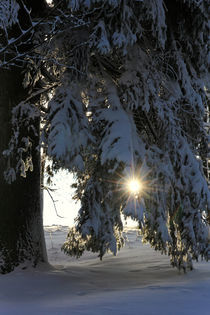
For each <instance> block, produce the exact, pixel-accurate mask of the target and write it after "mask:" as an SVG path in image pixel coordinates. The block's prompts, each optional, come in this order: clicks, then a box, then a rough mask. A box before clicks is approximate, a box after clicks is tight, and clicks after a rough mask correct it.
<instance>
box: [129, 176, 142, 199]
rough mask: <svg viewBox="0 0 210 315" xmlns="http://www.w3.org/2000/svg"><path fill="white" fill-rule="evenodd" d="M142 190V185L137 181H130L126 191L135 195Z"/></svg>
mask: <svg viewBox="0 0 210 315" xmlns="http://www.w3.org/2000/svg"><path fill="white" fill-rule="evenodd" d="M141 189H142V184H141V182H140V181H139V180H138V179H135V178H134V179H131V180H129V182H128V190H129V191H130V193H132V194H134V195H137V194H138V193H139V192H140V191H141Z"/></svg>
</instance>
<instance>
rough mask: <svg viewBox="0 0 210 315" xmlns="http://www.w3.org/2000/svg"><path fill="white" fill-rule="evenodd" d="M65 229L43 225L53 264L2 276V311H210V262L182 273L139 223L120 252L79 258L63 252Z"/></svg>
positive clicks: (133, 314)
mask: <svg viewBox="0 0 210 315" xmlns="http://www.w3.org/2000/svg"><path fill="white" fill-rule="evenodd" d="M66 232H67V227H63V226H51V227H49V226H48V227H46V228H45V233H46V243H47V249H48V256H49V261H50V263H51V266H43V268H39V269H33V270H31V269H26V270H22V269H20V268H19V269H18V270H16V271H15V272H13V273H10V274H8V275H2V276H0V314H1V315H44V314H49V315H51V314H52V315H105V314H106V315H112V314H113V315H194V314H196V315H199V314H200V315H210V263H206V262H199V263H195V266H194V267H195V269H194V270H193V271H192V272H188V273H187V274H183V273H182V272H181V273H179V272H178V271H177V270H176V269H173V268H171V267H170V265H169V259H168V257H166V256H165V255H161V254H160V253H158V252H155V251H154V250H152V249H151V248H150V246H149V245H142V244H141V241H140V238H139V236H138V234H137V231H136V230H135V228H130V229H127V231H126V234H127V237H128V239H127V242H126V246H125V248H123V249H122V250H121V251H120V252H119V254H118V255H117V256H116V257H113V256H112V255H109V254H108V255H106V257H105V258H104V259H103V261H100V260H99V259H98V257H97V255H96V254H91V253H85V255H84V256H83V257H82V258H80V259H79V260H76V259H74V258H71V257H68V256H66V255H64V254H63V253H62V252H61V251H60V246H61V244H62V243H63V241H64V239H65V235H66Z"/></svg>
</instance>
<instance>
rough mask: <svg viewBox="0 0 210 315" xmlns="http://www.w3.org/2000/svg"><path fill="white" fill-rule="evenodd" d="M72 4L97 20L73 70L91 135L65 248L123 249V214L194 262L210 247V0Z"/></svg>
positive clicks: (77, 251)
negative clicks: (209, 166) (135, 190)
mask: <svg viewBox="0 0 210 315" xmlns="http://www.w3.org/2000/svg"><path fill="white" fill-rule="evenodd" d="M69 8H70V9H71V13H72V14H73V15H74V17H78V18H80V19H81V18H82V19H83V21H84V23H87V24H88V32H87V34H85V35H84V37H85V41H84V43H83V46H81V45H79V43H78V44H77V45H78V46H77V47H78V51H79V52H80V54H79V58H78V61H77V60H75V59H74V60H75V61H74V62H75V64H76V66H77V68H79V67H80V64H81V60H82V61H83V62H84V60H85V68H83V69H81V71H83V73H82V74H81V75H74V76H73V75H72V74H70V76H69V77H70V80H71V82H74V84H77V82H79V86H78V85H77V87H79V88H80V97H82V98H83V99H82V102H83V107H84V110H86V117H87V120H88V125H89V133H90V134H91V137H92V138H90V136H89V135H88V137H86V138H85V136H84V137H83V138H82V139H83V141H82V143H81V142H80V141H78V142H77V145H78V152H79V160H80V161H81V157H82V160H83V163H80V165H79V167H77V165H76V163H74V167H73V168H72V167H71V170H74V171H75V173H76V176H77V180H78V184H77V185H76V188H77V193H76V198H78V199H80V200H81V209H80V211H79V215H78V218H77V222H76V227H75V228H73V229H72V230H70V232H69V236H68V238H67V241H66V242H65V244H64V246H63V250H64V251H65V252H66V253H69V254H71V255H76V256H80V255H81V254H82V252H83V251H84V250H85V249H88V250H92V251H97V252H99V253H100V257H102V256H103V255H104V253H105V252H106V251H108V250H111V251H112V252H113V253H114V254H116V252H117V249H118V248H120V247H121V246H122V243H123V239H122V235H121V232H122V229H123V226H122V222H121V216H120V215H121V214H124V215H125V216H131V217H132V218H133V219H135V220H137V221H138V222H139V228H140V232H141V234H142V236H143V241H145V242H150V244H151V246H152V247H154V248H155V249H157V250H160V251H162V252H164V253H167V254H169V255H170V257H171V263H172V265H173V266H177V267H178V268H184V269H186V267H188V266H189V267H190V268H191V267H192V259H198V257H199V255H202V256H204V257H206V258H207V248H208V244H207V233H206V218H207V215H208V213H209V212H208V211H209V206H210V195H209V190H208V186H207V181H206V178H205V170H204V168H203V161H204V160H206V158H207V142H208V136H207V133H206V130H205V128H204V127H205V126H204V116H205V111H206V110H207V98H206V94H205V87H204V82H203V78H204V77H205V71H206V69H207V53H208V50H207V40H208V39H207V36H208V16H207V11H208V10H207V9H208V4H207V1H181V0H180V1H173V2H171V1H161V0H160V1H152V0H151V1H120V0H119V1H110V0H109V1H108V0H107V1H85V0H84V1H69ZM81 32H82V33H83V30H81ZM77 34H78V38H80V35H79V34H80V32H78V33H77ZM83 34H84V33H83ZM75 50H76V48H75ZM73 58H74V56H73ZM75 82H76V83H75ZM74 91H75V90H74ZM70 93H72V92H71V90H70ZM78 95H79V94H78ZM69 104H70V106H71V104H72V103H71V101H69ZM62 108H63V109H64V108H65V106H64V105H62ZM73 108H75V109H76V107H75V106H73ZM56 115H58V113H57V112H56ZM69 117H70V119H72V122H71V123H70V126H71V128H73V126H74V123H75V119H74V118H73V115H71V114H69V116H68V118H67V119H69ZM57 126H58V125H57ZM84 126H85V125H84V124H83V125H82V126H81V127H80V130H84V128H85V127H84ZM51 128H52V127H51ZM55 128H56V127H55ZM65 130H66V128H65ZM57 133H58V135H59V134H60V133H59V130H57ZM74 137H75V136H74ZM49 139H50V138H49ZM71 139H73V137H72V135H71ZM64 142H65V140H64ZM66 143H69V142H66ZM85 143H87V144H88V146H85ZM49 145H51V144H49ZM54 150H55V151H56V147H54ZM69 150H71V147H69ZM66 152H67V151H66ZM72 152H76V150H75V148H74V146H73V151H72ZM67 156H68V157H69V156H70V155H69V154H67ZM67 156H66V158H67ZM57 157H58V156H57ZM66 158H65V159H66ZM67 159H68V158H67ZM74 159H76V158H75V157H74ZM71 161H73V159H71ZM82 168H83V169H82ZM133 173H135V174H136V176H137V177H140V179H142V181H143V185H144V189H143V190H142V192H141V193H140V194H139V196H138V199H135V198H134V199H135V200H133V203H132V200H131V198H130V197H129V195H128V194H126V192H125V188H126V187H125V182H126V178H127V177H129V176H132V174H133ZM129 174H130V175H129ZM132 204H133V205H132Z"/></svg>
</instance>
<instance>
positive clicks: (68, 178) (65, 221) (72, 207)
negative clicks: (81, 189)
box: [44, 170, 80, 226]
mask: <svg viewBox="0 0 210 315" xmlns="http://www.w3.org/2000/svg"><path fill="white" fill-rule="evenodd" d="M72 183H73V176H72V175H71V174H68V173H67V171H63V170H62V171H59V172H58V173H57V174H56V175H54V178H53V185H52V186H50V188H52V189H55V191H50V194H51V195H52V197H53V199H54V200H55V205H56V209H57V212H58V214H59V215H60V216H62V217H64V218H60V217H58V216H57V215H56V211H55V209H54V205H53V201H52V200H51V198H50V196H49V194H48V192H47V191H46V190H44V225H53V224H59V225H67V226H71V225H73V224H74V218H75V217H76V216H77V213H78V210H79V207H80V204H79V203H77V204H76V203H75V201H74V200H73V199H72V196H73V193H74V190H73V189H72V188H71V184H72ZM45 185H46V184H45Z"/></svg>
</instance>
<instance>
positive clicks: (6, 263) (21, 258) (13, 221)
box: [0, 68, 46, 273]
mask: <svg viewBox="0 0 210 315" xmlns="http://www.w3.org/2000/svg"><path fill="white" fill-rule="evenodd" d="M25 94H26V92H25V90H24V89H23V87H22V75H21V70H19V69H17V68H16V69H13V70H1V72H0V135H1V136H0V152H1V154H0V212H1V215H0V272H2V273H7V272H10V271H12V270H13V269H14V267H16V266H18V265H19V264H20V263H25V262H26V261H28V262H30V264H31V265H33V266H36V265H37V264H38V263H39V262H44V261H46V250H45V241H44V233H43V221H42V202H41V194H40V153H39V152H38V151H37V150H36V149H35V148H36V147H37V145H38V144H39V136H33V138H32V139H31V140H32V142H33V152H32V157H33V166H34V169H33V172H28V173H27V177H26V178H23V177H20V176H17V180H16V181H15V182H13V183H12V184H7V183H6V182H5V180H4V176H3V172H4V170H5V168H6V161H5V159H4V158H3V156H2V151H3V150H4V149H6V148H7V146H8V142H9V139H10V136H11V125H10V119H11V109H12V107H13V106H15V105H17V104H18V103H19V101H20V100H21V99H23V98H24V95H25ZM37 131H38V134H39V121H37Z"/></svg>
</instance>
